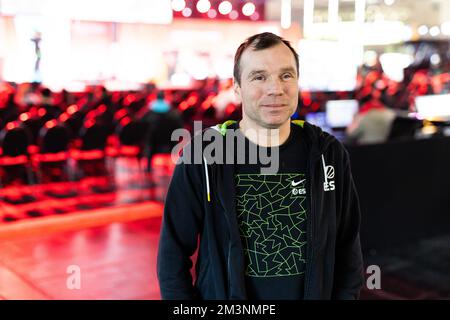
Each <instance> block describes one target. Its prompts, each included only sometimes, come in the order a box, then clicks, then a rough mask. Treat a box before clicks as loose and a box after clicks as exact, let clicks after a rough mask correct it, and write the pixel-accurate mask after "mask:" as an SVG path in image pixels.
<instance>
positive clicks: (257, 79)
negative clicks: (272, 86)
mask: <svg viewBox="0 0 450 320" xmlns="http://www.w3.org/2000/svg"><path fill="white" fill-rule="evenodd" d="M264 79H265V77H264V76H263V75H262V74H258V75H256V76H254V77H253V78H252V80H253V81H263V80H264Z"/></svg>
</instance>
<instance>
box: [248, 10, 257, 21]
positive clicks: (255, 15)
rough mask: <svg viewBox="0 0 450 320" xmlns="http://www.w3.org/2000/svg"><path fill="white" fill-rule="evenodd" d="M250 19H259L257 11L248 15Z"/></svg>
mask: <svg viewBox="0 0 450 320" xmlns="http://www.w3.org/2000/svg"><path fill="white" fill-rule="evenodd" d="M250 19H252V20H253V21H256V20H258V19H259V13H258V12H255V13H254V14H252V15H251V16H250Z"/></svg>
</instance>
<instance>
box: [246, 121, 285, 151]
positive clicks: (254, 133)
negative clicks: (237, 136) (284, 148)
mask: <svg viewBox="0 0 450 320" xmlns="http://www.w3.org/2000/svg"><path fill="white" fill-rule="evenodd" d="M239 127H240V130H241V131H242V133H243V134H244V136H245V137H246V138H247V139H248V140H250V141H251V142H253V143H254V144H257V145H259V146H261V147H278V146H280V145H282V144H283V143H284V142H285V141H286V140H287V139H288V138H289V134H290V133H291V122H290V121H287V122H285V123H283V124H282V125H281V126H280V127H278V128H273V129H272V128H263V127H260V126H254V125H251V123H249V121H246V120H245V119H242V120H241V121H240V122H239Z"/></svg>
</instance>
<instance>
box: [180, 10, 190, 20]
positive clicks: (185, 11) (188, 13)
mask: <svg viewBox="0 0 450 320" xmlns="http://www.w3.org/2000/svg"><path fill="white" fill-rule="evenodd" d="M181 13H182V14H183V16H184V17H186V18H187V17H190V16H191V14H192V10H191V9H190V8H184V9H183V11H182V12H181Z"/></svg>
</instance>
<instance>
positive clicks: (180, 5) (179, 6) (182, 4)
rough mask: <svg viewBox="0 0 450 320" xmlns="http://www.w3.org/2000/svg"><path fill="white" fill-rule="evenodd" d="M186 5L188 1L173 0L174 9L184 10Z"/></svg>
mask: <svg viewBox="0 0 450 320" xmlns="http://www.w3.org/2000/svg"><path fill="white" fill-rule="evenodd" d="M185 7H186V1H184V0H172V10H173V11H177V12H180V11H183V9H184V8H185Z"/></svg>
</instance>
